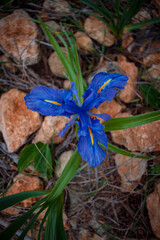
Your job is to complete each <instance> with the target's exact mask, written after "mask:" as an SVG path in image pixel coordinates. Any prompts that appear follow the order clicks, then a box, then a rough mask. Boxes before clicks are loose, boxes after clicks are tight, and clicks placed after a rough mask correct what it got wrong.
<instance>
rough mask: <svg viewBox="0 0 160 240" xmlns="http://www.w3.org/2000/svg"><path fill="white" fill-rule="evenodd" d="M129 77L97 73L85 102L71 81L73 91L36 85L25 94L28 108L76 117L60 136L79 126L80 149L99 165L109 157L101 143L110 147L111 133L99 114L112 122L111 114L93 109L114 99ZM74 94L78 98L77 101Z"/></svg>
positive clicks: (90, 163) (91, 162)
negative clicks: (75, 125)
mask: <svg viewBox="0 0 160 240" xmlns="http://www.w3.org/2000/svg"><path fill="white" fill-rule="evenodd" d="M127 80H128V77H127V76H124V75H122V74H116V73H113V74H109V73H105V72H100V73H98V74H96V75H95V76H94V78H93V79H92V82H91V83H90V84H89V87H88V88H87V89H86V90H85V93H84V95H83V99H84V101H83V104H82V105H81V103H80V100H79V97H78V91H77V89H76V83H75V82H71V89H70V90H59V89H51V88H48V87H46V86H37V87H34V88H33V89H32V90H31V92H30V93H29V94H27V95H26V96H25V103H26V105H27V108H28V109H30V110H32V111H37V112H39V113H40V114H42V115H50V116H65V117H68V118H70V117H71V116H73V117H72V119H71V121H70V122H68V123H67V124H66V125H65V127H64V129H63V130H62V132H61V133H60V134H59V136H60V137H61V136H63V134H64V133H65V132H66V131H67V130H68V128H69V127H70V126H71V124H73V123H74V122H75V123H76V124H77V125H78V127H79V129H78V138H79V141H78V152H79V153H80V155H81V157H82V159H83V160H85V161H87V162H88V164H89V165H90V166H91V167H97V166H98V165H100V164H101V162H102V161H103V160H104V158H105V157H106V153H105V151H104V150H103V149H102V148H101V146H100V144H103V146H104V147H107V135H106V133H105V132H104V131H103V128H104V126H103V125H102V124H101V123H100V121H99V120H98V119H97V117H99V118H102V119H104V120H106V121H108V120H109V119H110V118H111V117H110V115H109V114H105V113H103V114H94V113H91V112H89V110H91V109H92V108H94V107H96V108H97V107H98V106H99V105H100V104H101V103H103V102H104V101H109V102H110V101H111V100H112V99H113V97H114V96H115V94H116V93H117V91H118V89H123V88H124V86H125V85H126V83H127ZM73 94H74V95H75V97H76V99H77V100H73Z"/></svg>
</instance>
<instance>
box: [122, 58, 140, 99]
mask: <svg viewBox="0 0 160 240" xmlns="http://www.w3.org/2000/svg"><path fill="white" fill-rule="evenodd" d="M118 63H119V67H120V69H121V73H122V74H124V75H127V76H128V77H129V80H128V82H127V84H126V86H125V89H123V90H121V91H120V95H119V97H120V99H121V101H123V102H125V103H129V102H131V101H132V100H133V99H134V97H135V93H136V88H137V78H138V68H137V67H136V65H135V64H134V63H133V62H127V60H126V59H125V58H123V59H120V58H119V59H118Z"/></svg>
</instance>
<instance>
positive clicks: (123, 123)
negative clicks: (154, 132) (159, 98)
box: [104, 110, 160, 132]
mask: <svg viewBox="0 0 160 240" xmlns="http://www.w3.org/2000/svg"><path fill="white" fill-rule="evenodd" d="M157 120H160V110H159V111H155V112H150V113H145V114H141V115H138V116H133V117H122V118H112V119H110V120H109V121H107V122H105V123H104V126H105V128H104V131H106V132H109V131H115V130H122V129H127V128H133V127H137V126H141V125H144V124H147V123H151V122H154V121H157Z"/></svg>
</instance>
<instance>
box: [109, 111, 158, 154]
mask: <svg viewBox="0 0 160 240" xmlns="http://www.w3.org/2000/svg"><path fill="white" fill-rule="evenodd" d="M129 116H132V115H131V114H128V113H119V114H118V115H116V117H129ZM159 129H160V121H155V122H152V123H148V124H145V125H141V126H138V127H134V128H128V129H124V130H117V131H112V132H111V135H112V140H113V141H114V142H115V143H117V144H120V145H123V146H125V147H126V148H127V149H129V150H130V151H133V152H134V151H142V150H144V149H146V148H147V149H146V150H145V152H152V151H159V150H160V141H159V139H160V131H159ZM149 146H150V148H148V147H149Z"/></svg>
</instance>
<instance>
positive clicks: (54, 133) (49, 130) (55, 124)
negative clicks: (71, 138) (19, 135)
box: [33, 116, 70, 144]
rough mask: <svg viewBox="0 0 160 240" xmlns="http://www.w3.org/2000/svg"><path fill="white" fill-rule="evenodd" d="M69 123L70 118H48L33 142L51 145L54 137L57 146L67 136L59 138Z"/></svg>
mask: <svg viewBox="0 0 160 240" xmlns="http://www.w3.org/2000/svg"><path fill="white" fill-rule="evenodd" d="M69 121H70V119H69V118H67V117H63V116H56V117H52V116H46V117H45V118H44V121H43V123H42V127H41V128H40V129H39V131H38V132H37V134H36V136H35V138H34V139H33V142H34V143H37V142H43V143H45V144H46V143H48V144H50V143H51V142H52V138H53V137H54V143H55V144H59V143H61V142H63V141H64V139H65V136H66V134H64V135H63V137H59V136H58V133H60V132H61V131H62V129H63V128H64V127H65V124H66V123H68V122H69Z"/></svg>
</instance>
